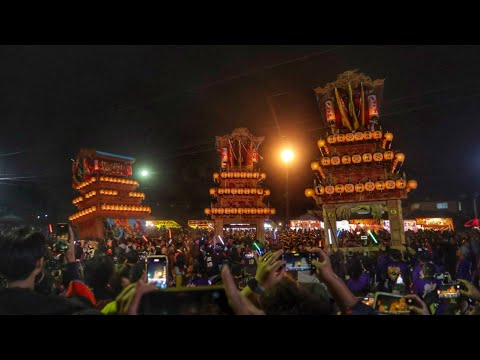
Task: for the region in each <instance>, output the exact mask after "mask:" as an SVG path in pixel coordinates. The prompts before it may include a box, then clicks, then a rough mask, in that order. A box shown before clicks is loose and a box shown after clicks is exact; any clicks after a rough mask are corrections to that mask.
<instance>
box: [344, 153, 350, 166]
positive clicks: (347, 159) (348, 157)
mask: <svg viewBox="0 0 480 360" xmlns="http://www.w3.org/2000/svg"><path fill="white" fill-rule="evenodd" d="M351 162H352V158H351V157H350V155H343V156H342V164H344V165H348V164H350V163H351Z"/></svg>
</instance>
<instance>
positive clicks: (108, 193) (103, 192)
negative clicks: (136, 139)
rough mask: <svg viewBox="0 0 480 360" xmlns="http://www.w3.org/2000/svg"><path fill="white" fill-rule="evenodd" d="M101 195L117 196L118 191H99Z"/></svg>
mask: <svg viewBox="0 0 480 360" xmlns="http://www.w3.org/2000/svg"><path fill="white" fill-rule="evenodd" d="M99 193H100V194H101V195H111V196H117V195H118V191H117V190H103V189H102V190H99Z"/></svg>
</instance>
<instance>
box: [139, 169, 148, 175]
mask: <svg viewBox="0 0 480 360" xmlns="http://www.w3.org/2000/svg"><path fill="white" fill-rule="evenodd" d="M140 175H141V176H142V177H147V176H148V175H150V172H149V171H148V170H147V169H143V170H142V171H141V172H140Z"/></svg>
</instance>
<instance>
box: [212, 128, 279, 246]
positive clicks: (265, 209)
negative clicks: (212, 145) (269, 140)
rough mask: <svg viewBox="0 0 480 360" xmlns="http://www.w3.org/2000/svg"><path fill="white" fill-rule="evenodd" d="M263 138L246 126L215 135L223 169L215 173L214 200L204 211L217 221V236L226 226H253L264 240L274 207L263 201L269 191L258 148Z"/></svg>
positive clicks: (258, 235) (259, 238) (261, 239)
mask: <svg viewBox="0 0 480 360" xmlns="http://www.w3.org/2000/svg"><path fill="white" fill-rule="evenodd" d="M263 140H264V137H256V136H253V135H252V134H251V133H250V132H249V131H248V130H247V129H246V128H238V129H235V130H234V131H233V132H232V133H231V134H227V135H224V136H217V137H216V149H217V151H218V152H219V153H220V154H221V156H220V170H219V172H215V173H214V174H213V181H214V182H215V185H216V186H215V187H213V188H211V189H210V195H211V196H212V199H213V201H212V203H211V206H210V207H209V208H206V209H205V214H206V215H209V216H211V218H212V220H214V221H215V234H216V235H220V236H223V230H224V228H235V227H252V228H256V231H257V234H256V238H257V239H258V240H260V241H262V242H263V241H264V240H265V230H264V223H265V221H266V220H268V218H269V215H273V214H275V209H274V208H271V207H270V206H269V205H266V204H265V203H264V198H265V197H266V196H269V195H270V190H269V189H265V188H264V187H263V186H262V184H263V181H264V180H265V179H266V177H267V174H265V173H264V172H261V169H260V163H259V158H261V157H260V155H259V154H258V148H259V146H260V144H261V143H262V142H263Z"/></svg>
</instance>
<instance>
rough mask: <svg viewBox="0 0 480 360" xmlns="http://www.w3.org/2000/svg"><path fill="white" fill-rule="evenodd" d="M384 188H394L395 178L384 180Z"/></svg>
mask: <svg viewBox="0 0 480 360" xmlns="http://www.w3.org/2000/svg"><path fill="white" fill-rule="evenodd" d="M385 189H387V190H393V189H395V180H387V181H385Z"/></svg>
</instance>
